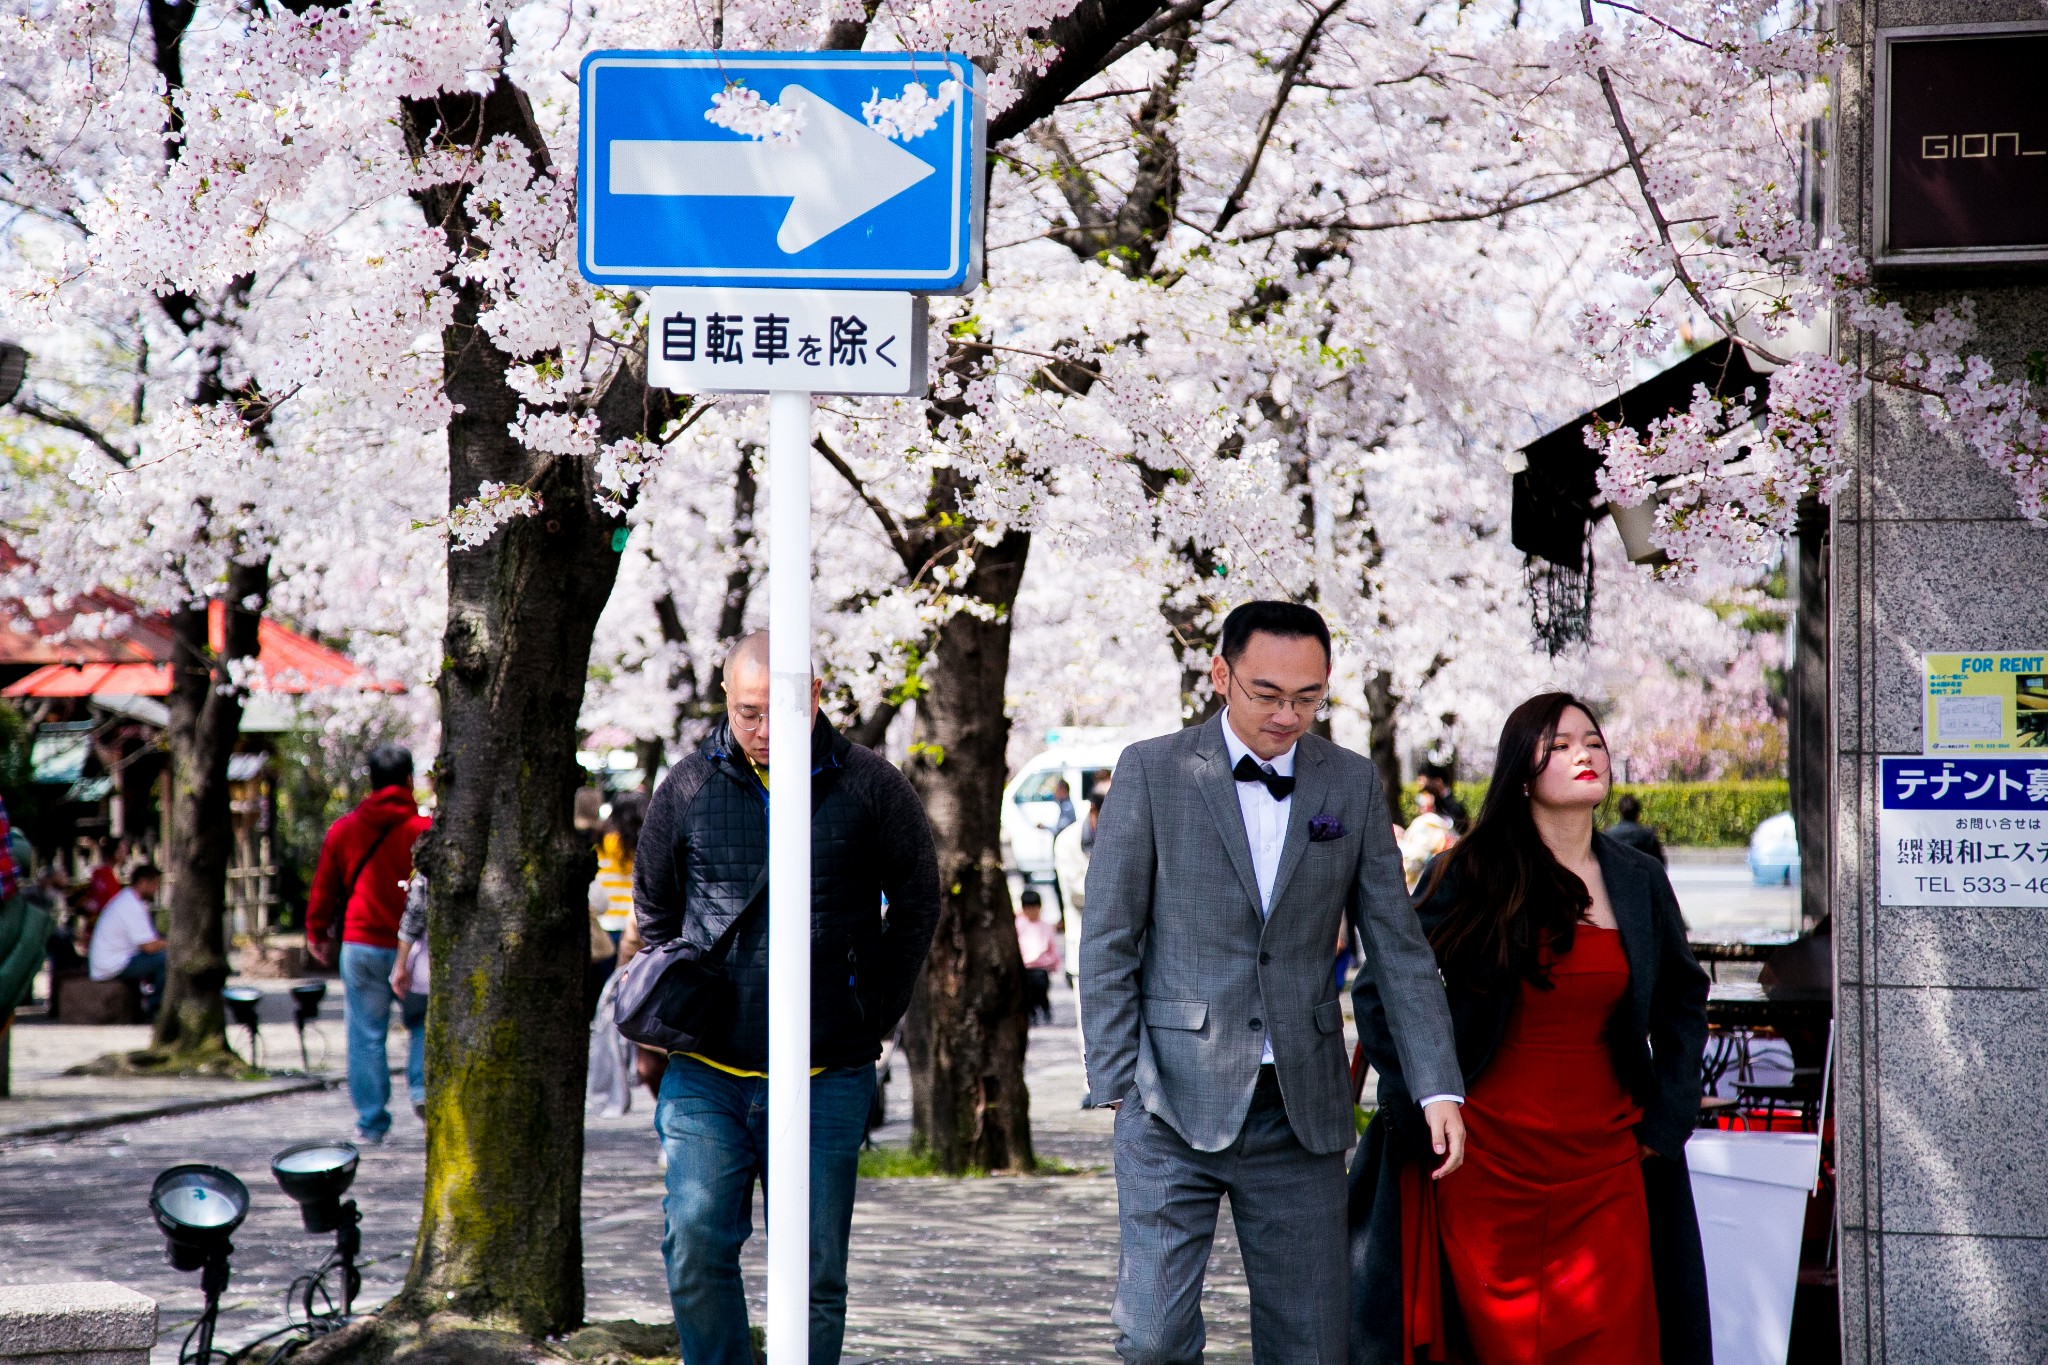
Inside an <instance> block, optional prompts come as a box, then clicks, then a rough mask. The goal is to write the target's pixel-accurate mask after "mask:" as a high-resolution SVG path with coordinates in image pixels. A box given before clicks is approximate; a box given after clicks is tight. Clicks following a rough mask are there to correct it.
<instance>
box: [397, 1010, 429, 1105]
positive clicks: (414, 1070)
mask: <svg viewBox="0 0 2048 1365" xmlns="http://www.w3.org/2000/svg"><path fill="white" fill-rule="evenodd" d="M398 1017H399V1018H401V1019H403V1020H405V1027H406V1030H407V1031H408V1032H410V1033H411V1034H412V1046H411V1047H409V1048H407V1049H406V1053H405V1089H406V1094H407V1096H408V1097H409V1098H410V1099H411V1100H412V1102H413V1103H414V1104H415V1105H421V1104H425V1103H426V1102H427V993H426V992H425V991H407V992H406V993H405V998H404V999H402V1000H400V1001H399V1002H398Z"/></svg>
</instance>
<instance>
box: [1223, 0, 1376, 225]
mask: <svg viewBox="0 0 2048 1365" xmlns="http://www.w3.org/2000/svg"><path fill="white" fill-rule="evenodd" d="M1344 5H1345V0H1330V3H1329V4H1327V5H1325V6H1324V7H1323V8H1321V9H1319V10H1317V11H1316V17H1315V18H1314V19H1313V20H1311V21H1310V23H1309V26H1308V31H1307V32H1306V33H1303V34H1302V35H1301V41H1300V42H1299V43H1297V44H1295V47H1294V51H1293V52H1292V53H1291V54H1289V56H1288V58H1287V64H1286V66H1284V67H1282V68H1281V71H1280V88H1279V90H1277V91H1275V92H1274V95H1273V102H1272V104H1270V105H1268V106H1267V107H1266V112H1265V114H1264V116H1262V117H1261V118H1260V119H1259V131H1258V134H1257V135H1256V136H1255V137H1254V138H1253V139H1252V155H1251V159H1250V160H1249V161H1247V162H1245V166H1244V174H1243V175H1240V176H1239V177H1238V178H1237V185H1236V186H1235V187H1234V188H1233V189H1232V190H1231V191H1230V193H1229V194H1227V195H1225V196H1224V198H1223V208H1222V209H1221V210H1220V211H1219V212H1218V213H1217V215H1216V221H1215V222H1214V223H1212V224H1211V225H1210V227H1209V231H1210V232H1211V233H1219V232H1221V231H1223V229H1224V226H1225V225H1226V224H1228V223H1229V222H1230V220H1231V219H1233V218H1235V217H1237V211H1238V209H1240V208H1241V207H1243V205H1244V196H1245V194H1246V192H1248V191H1249V190H1250V189H1251V187H1252V181H1253V180H1254V179H1255V178H1257V176H1258V173H1259V161H1260V160H1261V159H1262V158H1263V157H1264V156H1265V155H1266V144H1267V143H1268V142H1271V141H1272V140H1273V128H1274V126H1275V125H1277V124H1278V123H1279V122H1280V112H1281V110H1283V109H1285V108H1286V107H1287V101H1288V99H1289V97H1291V96H1292V95H1293V94H1294V85H1295V82H1296V81H1298V80H1300V79H1301V69H1302V67H1303V65H1304V64H1306V63H1307V61H1308V58H1309V54H1310V52H1312V51H1313V50H1314V48H1315V45H1316V40H1317V39H1319V38H1321V37H1322V36H1323V27H1324V26H1325V25H1326V24H1328V23H1329V22H1330V20H1331V18H1332V17H1334V16H1335V15H1336V13H1337V11H1338V10H1340V9H1343V8H1344Z"/></svg>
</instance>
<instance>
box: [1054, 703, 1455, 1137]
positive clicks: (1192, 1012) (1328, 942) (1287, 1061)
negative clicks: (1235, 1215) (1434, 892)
mask: <svg viewBox="0 0 2048 1365" xmlns="http://www.w3.org/2000/svg"><path fill="white" fill-rule="evenodd" d="M1294 777H1295V787H1294V804H1293V805H1292V807H1290V809H1289V812H1288V824H1287V839H1286V843H1285V845H1284V847H1283V848H1282V851H1281V854H1280V867H1279V871H1278V873H1277V874H1276V876H1275V878H1274V882H1273V909H1272V914H1271V915H1270V916H1269V917H1268V918H1267V919H1266V920H1265V921H1263V922H1261V920H1260V918H1259V911H1258V881H1257V879H1256V878H1255V876H1254V875H1253V872H1252V856H1251V844H1250V841H1249V840H1248V839H1247V838H1246V837H1245V829H1244V816H1243V814H1242V813H1241V811H1240V810H1239V808H1238V804H1237V783H1236V782H1235V780H1234V779H1233V778H1232V777H1231V773H1230V759H1229V756H1228V751H1227V750H1226V749H1225V747H1224V743H1223V720H1222V717H1221V716H1220V715H1219V716H1217V717H1215V718H1213V719H1211V720H1210V721H1208V722H1207V723H1206V724H1203V725H1200V726H1196V727H1193V728H1191V729H1186V730H1182V731H1179V732H1178V733H1176V734H1171V735H1166V736H1164V737H1162V738H1159V739H1150V740H1145V741H1143V742H1141V743H1138V744H1134V745H1132V746H1131V747H1130V748H1128V749H1126V750H1124V752H1123V756H1122V758H1120V759H1119V760H1118V761H1117V767H1116V781H1115V784H1114V785H1113V786H1112V787H1111V788H1110V793H1109V799H1108V800H1107V801H1106V802H1105V803H1104V804H1103V808H1102V820H1101V824H1100V825H1099V826H1098V828H1097V831H1096V835H1095V851H1094V855H1093V858H1092V860H1091V861H1090V863H1089V866H1088V914H1087V916H1086V918H1085V922H1084V925H1083V936H1082V942H1081V1013H1082V1017H1083V1018H1084V1019H1085V1020H1086V1021H1087V1029H1086V1033H1087V1040H1088V1098H1089V1103H1090V1104H1096V1105H1102V1104H1110V1103H1113V1102H1115V1101H1118V1100H1121V1099H1123V1098H1124V1097H1125V1096H1127V1095H1129V1094H1130V1093H1131V1091H1132V1089H1133V1087H1135V1088H1136V1090H1137V1092H1138V1093H1139V1094H1140V1095H1142V1096H1143V1097H1144V1101H1145V1108H1146V1109H1147V1110H1148V1111H1150V1112H1151V1113H1153V1114H1156V1115H1158V1116H1159V1117H1160V1118H1161V1119H1162V1120H1164V1121H1165V1122H1166V1123H1167V1124H1169V1125H1170V1126H1171V1127H1172V1128H1173V1130H1174V1131H1175V1132H1176V1133H1178V1134H1180V1136H1181V1137H1182V1138H1183V1139H1184V1140H1185V1141H1186V1142H1187V1144H1188V1145H1189V1146H1190V1147H1193V1148H1195V1149H1196V1150H1197V1151H1204V1152H1217V1151H1222V1150H1223V1149H1224V1148H1226V1147H1228V1146H1229V1145H1230V1144H1231V1143H1233V1142H1235V1141H1236V1140H1237V1136H1238V1132H1239V1130H1240V1129H1242V1128H1243V1126H1244V1120H1245V1114H1246V1113H1247V1112H1248V1111H1249V1109H1250V1107H1251V1100H1252V1089H1253V1087H1254V1086H1255V1085H1256V1084H1257V1083H1258V1075H1259V1059H1260V1056H1261V1055H1262V1053H1263V1051H1264V1038H1265V1035H1266V1034H1267V1033H1268V1032H1270V1033H1271V1034H1272V1037H1273V1062H1274V1067H1275V1070H1276V1071H1277V1073H1278V1078H1279V1081H1280V1093H1281V1096H1282V1098H1283V1099H1284V1100H1285V1102H1286V1105H1287V1118H1288V1122H1289V1123H1290V1124H1291V1125H1292V1126H1293V1128H1294V1132H1295V1136H1296V1137H1298V1138H1299V1139H1300V1140H1301V1144H1302V1146H1304V1147H1305V1148H1307V1149H1308V1150H1309V1151H1311V1152H1318V1153H1328V1152H1341V1151H1343V1150H1345V1149H1346V1148H1348V1147H1349V1146H1350V1145H1351V1143H1352V1141H1353V1139H1354V1133H1355V1130H1354V1128H1353V1126H1352V1119H1351V1086H1350V1071H1349V1064H1348V1059H1347V1057H1346V1055H1345V1048H1344V1017H1343V1013H1342V1010H1341V1007H1340V1006H1339V1004H1338V1000H1337V989H1336V984H1335V981H1334V979H1333V977H1334V974H1333V972H1332V966H1333V961H1332V958H1333V952H1334V947H1335V944H1336V942H1337V931H1338V927H1339V925H1340V924H1341V923H1342V922H1343V920H1344V919H1345V918H1346V917H1347V916H1348V917H1349V918H1350V919H1351V921H1352V923H1353V924H1354V925H1356V926H1357V927H1358V928H1359V930H1360V931H1361V932H1362V934H1363V937H1364V942H1365V949H1366V952H1367V953H1368V955H1369V956H1370V958H1371V960H1372V961H1373V963H1374V964H1375V965H1374V980H1375V981H1376V982H1377V983H1378V985H1379V989H1380V993H1381V997H1382V999H1383V1000H1384V1002H1385V1005H1386V1012H1387V1020H1388V1023H1389V1024H1390V1025H1391V1027H1392V1031H1393V1035H1394V1044H1395V1047H1396V1049H1397V1050H1398V1052H1399V1053H1400V1057H1401V1066H1402V1070H1403V1073H1404V1075H1405V1076H1406V1078H1407V1080H1408V1083H1409V1088H1410V1091H1411V1093H1413V1094H1417V1095H1436V1094H1445V1095H1462V1094H1464V1092H1465V1085H1464V1078H1463V1076H1462V1075H1461V1074H1460V1072H1459V1069H1458V1054H1457V1050H1456V1048H1455V1046H1454V1044H1453V1042H1452V1037H1451V1016H1450V1011H1449V1010H1448V1009H1447V1008H1446V1006H1445V1003H1444V987H1443V980H1442V978H1441V977H1440V976H1438V974H1437V968H1436V959H1435V957H1434V955H1433V954H1432V953H1431V952H1430V948H1429V944H1428V942H1427V941H1426V940H1425V939H1424V938H1423V936H1422V929H1421V926H1420V924H1419V923H1418V922H1417V920H1416V918H1415V912H1414V910H1413V909H1411V908H1410V906H1409V902H1408V892H1407V887H1406V884H1405V883H1404V881H1403V880H1402V876H1401V858H1400V854H1399V853H1397V852H1396V851H1395V848H1394V841H1393V833H1392V829H1391V820H1390V818H1389V816H1388V814H1387V802H1386V797H1385V796H1384V795H1383V793H1382V792H1381V790H1380V783H1379V776H1378V774H1377V773H1376V772H1375V771H1374V770H1373V766H1372V765H1371V764H1370V763H1368V762H1366V760H1365V759H1363V758H1361V757H1359V756H1358V755H1357V754H1354V753H1352V752H1351V751H1350V750H1348V749H1344V748H1340V747H1339V746H1337V745H1335V744H1332V743H1330V742H1329V741H1327V740H1324V739H1319V738H1317V737H1316V736H1314V735H1304V736H1303V737H1302V739H1301V741H1300V746H1299V747H1298V748H1297V749H1296V751H1295V761H1294ZM1318 815H1321V816H1327V817H1330V818H1331V819H1334V820H1335V821H1336V822H1338V824H1339V825H1340V826H1341V828H1342V833H1341V834H1340V835H1339V836H1338V837H1336V838H1329V839H1323V840H1317V841H1311V840H1310V838H1309V822H1310V820H1311V819H1312V818H1313V817H1315V816H1318Z"/></svg>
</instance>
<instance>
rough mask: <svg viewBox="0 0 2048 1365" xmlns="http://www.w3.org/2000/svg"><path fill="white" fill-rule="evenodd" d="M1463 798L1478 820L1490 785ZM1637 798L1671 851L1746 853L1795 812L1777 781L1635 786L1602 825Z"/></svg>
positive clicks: (1411, 790)
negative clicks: (1781, 816)
mask: <svg viewBox="0 0 2048 1365" xmlns="http://www.w3.org/2000/svg"><path fill="white" fill-rule="evenodd" d="M1457 790H1458V799H1459V800H1460V801H1462V802H1464V803H1465V809H1466V810H1467V811H1469V812H1471V813H1472V814H1473V815H1477V814H1479V807H1480V804H1481V803H1482V802H1484V801H1485V800H1486V783H1484V782H1460V783H1458V784H1457ZM1416 791H1417V788H1416V786H1415V785H1414V784H1413V783H1410V784H1409V785H1408V786H1407V787H1406V788H1404V789H1403V790H1402V792H1401V807H1402V810H1401V821H1402V823H1403V824H1406V823H1407V822H1408V821H1410V820H1412V819H1414V818H1415V793H1416ZM1621 796H1633V797H1635V799H1636V800H1638V801H1640V802H1642V803H1643V823H1644V824H1646V825H1648V826H1649V827H1650V828H1652V829H1654V830H1656V831H1657V834H1658V837H1659V838H1661V839H1663V841H1664V842H1665V844H1666V845H1667V846H1669V845H1681V846H1685V847H1690V848H1742V847H1745V846H1747V845H1748V843H1749V836H1750V834H1751V833H1752V832H1753V831H1754V830H1755V829H1756V827H1757V826H1758V825H1759V824H1761V823H1762V822H1763V821H1765V820H1767V819H1769V818H1770V817H1771V816H1773V815H1776V814H1777V813H1778V812H1780V811H1786V810H1790V809H1792V797H1791V789H1790V787H1789V785H1788V784H1787V783H1785V782H1784V781H1782V780H1779V781H1772V782H1633V783H1630V784H1629V785H1628V786H1625V787H1621V788H1618V789H1617V790H1616V791H1615V793H1614V796H1611V797H1609V798H1608V800H1607V803H1606V804H1605V805H1603V806H1602V807H1601V808H1600V815H1599V822H1600V824H1601V825H1602V826H1606V825H1610V824H1612V823H1614V821H1615V820H1617V819H1619V818H1620V817H1619V816H1617V815H1616V814H1615V813H1614V803H1615V800H1616V799H1617V798H1619V797H1621Z"/></svg>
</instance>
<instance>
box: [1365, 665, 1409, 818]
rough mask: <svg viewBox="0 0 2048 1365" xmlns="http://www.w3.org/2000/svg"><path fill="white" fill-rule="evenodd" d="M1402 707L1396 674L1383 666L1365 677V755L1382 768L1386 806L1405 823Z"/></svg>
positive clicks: (1376, 766) (1406, 813)
mask: <svg viewBox="0 0 2048 1365" xmlns="http://www.w3.org/2000/svg"><path fill="white" fill-rule="evenodd" d="M1400 708H1401V698H1400V697H1399V696H1398V695H1396V694H1395V692H1394V675H1393V674H1391V673H1389V672H1387V670H1386V669H1384V668H1381V669H1375V670H1374V671H1373V673H1372V674H1371V675H1370V676H1368V677H1367V678H1366V680H1365V718H1366V721H1367V723H1368V724H1369V725H1370V726H1371V727H1372V737H1371V740H1370V742H1369V746H1368V748H1367V751H1366V757H1368V758H1370V759H1371V760H1372V766H1373V767H1375V768H1377V769H1379V774H1380V787H1381V788H1382V789H1383V790H1384V791H1385V792H1386V794H1387V808H1388V809H1389V810H1390V811H1391V812H1392V813H1393V816H1394V820H1395V821H1396V823H1399V824H1406V823H1407V815H1408V812H1407V811H1406V809H1404V803H1403V799H1402V795H1401V753H1400V748H1399V745H1398V743H1397V741H1396V738H1395V736H1396V735H1397V733H1398V731H1397V730H1396V729H1395V719H1394V718H1395V716H1396V714H1397V713H1398V712H1399V711H1400Z"/></svg>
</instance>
